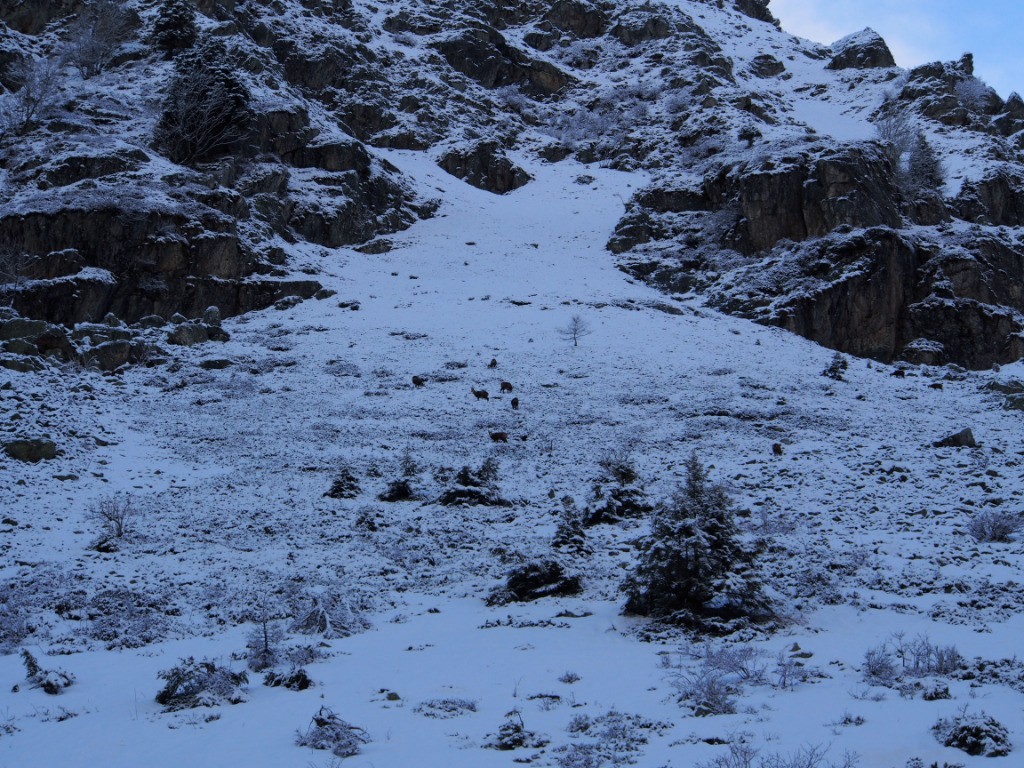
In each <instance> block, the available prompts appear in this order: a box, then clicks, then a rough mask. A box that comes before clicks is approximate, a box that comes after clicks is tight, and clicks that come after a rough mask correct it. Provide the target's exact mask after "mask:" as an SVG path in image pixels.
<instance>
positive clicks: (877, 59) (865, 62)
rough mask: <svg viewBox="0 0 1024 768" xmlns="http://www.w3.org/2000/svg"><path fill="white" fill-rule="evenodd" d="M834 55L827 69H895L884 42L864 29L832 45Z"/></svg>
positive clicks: (893, 61) (873, 32) (890, 53)
mask: <svg viewBox="0 0 1024 768" xmlns="http://www.w3.org/2000/svg"><path fill="white" fill-rule="evenodd" d="M832 50H833V53H834V55H833V56H832V60H831V61H830V62H829V64H828V68H829V69H878V68H882V67H895V66H896V60H895V59H894V58H893V56H892V52H891V51H890V50H889V46H888V45H886V43H885V40H883V39H882V36H881V35H879V34H878V33H877V32H875V30H873V29H867V28H865V29H864V30H862V31H861V32H858V33H856V34H854V35H850V36H849V37H844V38H843V39H842V40H839V41H837V42H835V43H833V44H832Z"/></svg>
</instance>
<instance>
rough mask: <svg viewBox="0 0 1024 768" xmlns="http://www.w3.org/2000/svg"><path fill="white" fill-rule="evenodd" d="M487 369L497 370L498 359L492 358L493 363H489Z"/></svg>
mask: <svg viewBox="0 0 1024 768" xmlns="http://www.w3.org/2000/svg"><path fill="white" fill-rule="evenodd" d="M487 367H488V368H497V367H498V358H496V357H492V358H491V362H489V363H488V364H487Z"/></svg>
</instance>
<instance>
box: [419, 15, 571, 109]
mask: <svg viewBox="0 0 1024 768" xmlns="http://www.w3.org/2000/svg"><path fill="white" fill-rule="evenodd" d="M436 47H437V50H438V51H439V52H440V54H441V55H442V56H444V58H445V59H446V60H447V61H448V63H449V64H450V65H451V66H452V68H453V69H455V70H456V71H457V72H461V73H462V74H464V75H465V76H466V77H469V78H470V79H472V80H475V81H476V82H478V83H480V85H482V86H484V87H485V88H500V87H502V86H506V85H519V86H522V87H523V88H524V89H525V90H526V91H527V92H529V93H531V94H533V95H535V96H551V95H553V94H556V93H558V92H559V91H560V90H561V89H562V88H565V87H566V86H567V85H568V84H569V83H571V82H572V78H571V77H569V75H567V74H565V73H564V72H562V71H561V70H560V69H558V68H557V67H555V66H554V65H553V64H549V63H547V62H543V61H535V60H533V59H531V58H530V57H529V56H527V55H526V54H525V53H523V52H522V51H520V50H517V49H516V48H513V47H512V46H511V45H509V44H508V42H507V41H506V40H505V38H504V37H503V36H502V35H501V33H500V32H498V31H497V30H495V29H492V28H490V27H485V26H483V27H478V28H475V29H467V30H465V31H464V32H461V33H460V34H458V35H456V36H454V37H451V38H449V39H447V40H443V41H441V42H440V43H437V45H436Z"/></svg>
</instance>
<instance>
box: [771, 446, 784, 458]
mask: <svg viewBox="0 0 1024 768" xmlns="http://www.w3.org/2000/svg"><path fill="white" fill-rule="evenodd" d="M772 453H774V454H775V455H776V456H781V455H782V446H781V445H780V444H779V443H772Z"/></svg>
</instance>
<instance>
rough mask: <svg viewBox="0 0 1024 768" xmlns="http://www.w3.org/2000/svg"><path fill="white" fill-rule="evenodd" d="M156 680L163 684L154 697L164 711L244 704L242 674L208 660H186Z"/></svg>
mask: <svg viewBox="0 0 1024 768" xmlns="http://www.w3.org/2000/svg"><path fill="white" fill-rule="evenodd" d="M157 677H158V678H159V679H161V680H164V681H165V684H164V687H163V688H161V689H160V692H159V693H157V695H156V701H157V703H158V704H162V705H163V706H164V709H165V711H167V712H174V711H176V710H179V709H193V708H195V707H216V706H219V705H220V704H224V703H228V704H240V703H241V702H243V701H245V694H244V692H243V687H244V686H245V685H246V684H247V683H248V682H249V676H248V675H246V673H245V672H233V671H232V670H230V669H228V668H227V667H221V666H218V665H217V664H216V663H215V662H213V661H210V660H209V659H204V660H203V661H196V660H195V658H193V657H191V656H189V657H188V658H187V659H182V660H181V662H180V663H179V664H178V666H176V667H171V668H170V669H167V670H164V671H162V672H160V673H158V674H157Z"/></svg>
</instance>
